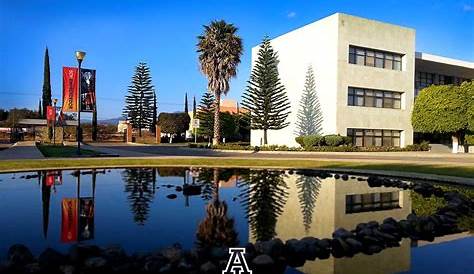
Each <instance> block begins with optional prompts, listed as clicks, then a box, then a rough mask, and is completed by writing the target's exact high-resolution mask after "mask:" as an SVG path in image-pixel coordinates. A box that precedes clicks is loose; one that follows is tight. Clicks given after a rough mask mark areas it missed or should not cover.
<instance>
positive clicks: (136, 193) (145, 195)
mask: <svg viewBox="0 0 474 274" xmlns="http://www.w3.org/2000/svg"><path fill="white" fill-rule="evenodd" d="M122 179H123V181H124V182H125V192H126V193H128V196H127V199H128V201H129V202H130V208H131V211H132V213H133V220H134V221H135V223H137V224H139V225H144V224H145V222H146V220H147V219H148V213H149V211H150V204H151V203H152V201H153V197H154V195H155V184H156V169H155V168H126V169H124V171H123V172H122Z"/></svg>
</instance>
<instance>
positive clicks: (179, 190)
mask: <svg viewBox="0 0 474 274" xmlns="http://www.w3.org/2000/svg"><path fill="white" fill-rule="evenodd" d="M175 190H176V191H178V192H181V191H183V188H182V187H181V186H177V187H176V188H175Z"/></svg>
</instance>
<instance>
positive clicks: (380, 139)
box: [347, 128, 401, 147]
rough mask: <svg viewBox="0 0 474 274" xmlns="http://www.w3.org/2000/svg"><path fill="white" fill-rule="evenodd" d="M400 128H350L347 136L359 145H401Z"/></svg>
mask: <svg viewBox="0 0 474 274" xmlns="http://www.w3.org/2000/svg"><path fill="white" fill-rule="evenodd" d="M400 132H401V131H400V130H387V129H358V128H348V129H347V136H348V137H351V138H352V144H354V145H355V146H358V147H370V146H376V147H382V146H384V147H392V146H393V147H399V146H400Z"/></svg>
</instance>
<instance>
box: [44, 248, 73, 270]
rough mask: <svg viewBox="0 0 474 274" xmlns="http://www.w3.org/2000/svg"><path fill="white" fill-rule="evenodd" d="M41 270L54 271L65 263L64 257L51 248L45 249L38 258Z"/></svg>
mask: <svg viewBox="0 0 474 274" xmlns="http://www.w3.org/2000/svg"><path fill="white" fill-rule="evenodd" d="M38 262H39V264H40V266H41V268H44V269H56V268H58V266H60V265H61V264H64V263H65V262H66V256H64V255H63V254H61V253H59V252H57V251H56V250H54V249H52V248H47V249H45V250H44V251H43V252H42V253H41V254H40V255H39V257H38Z"/></svg>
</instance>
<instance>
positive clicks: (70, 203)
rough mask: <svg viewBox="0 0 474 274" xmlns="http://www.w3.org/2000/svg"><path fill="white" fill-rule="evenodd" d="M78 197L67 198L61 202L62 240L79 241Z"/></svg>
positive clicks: (65, 241) (64, 241)
mask: <svg viewBox="0 0 474 274" xmlns="http://www.w3.org/2000/svg"><path fill="white" fill-rule="evenodd" d="M77 202H78V201H77V199H74V198H65V199H63V200H62V202H61V211H62V214H61V242H63V243H70V242H75V241H77V226H78V219H77V217H78V216H77V210H78V206H77Z"/></svg>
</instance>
